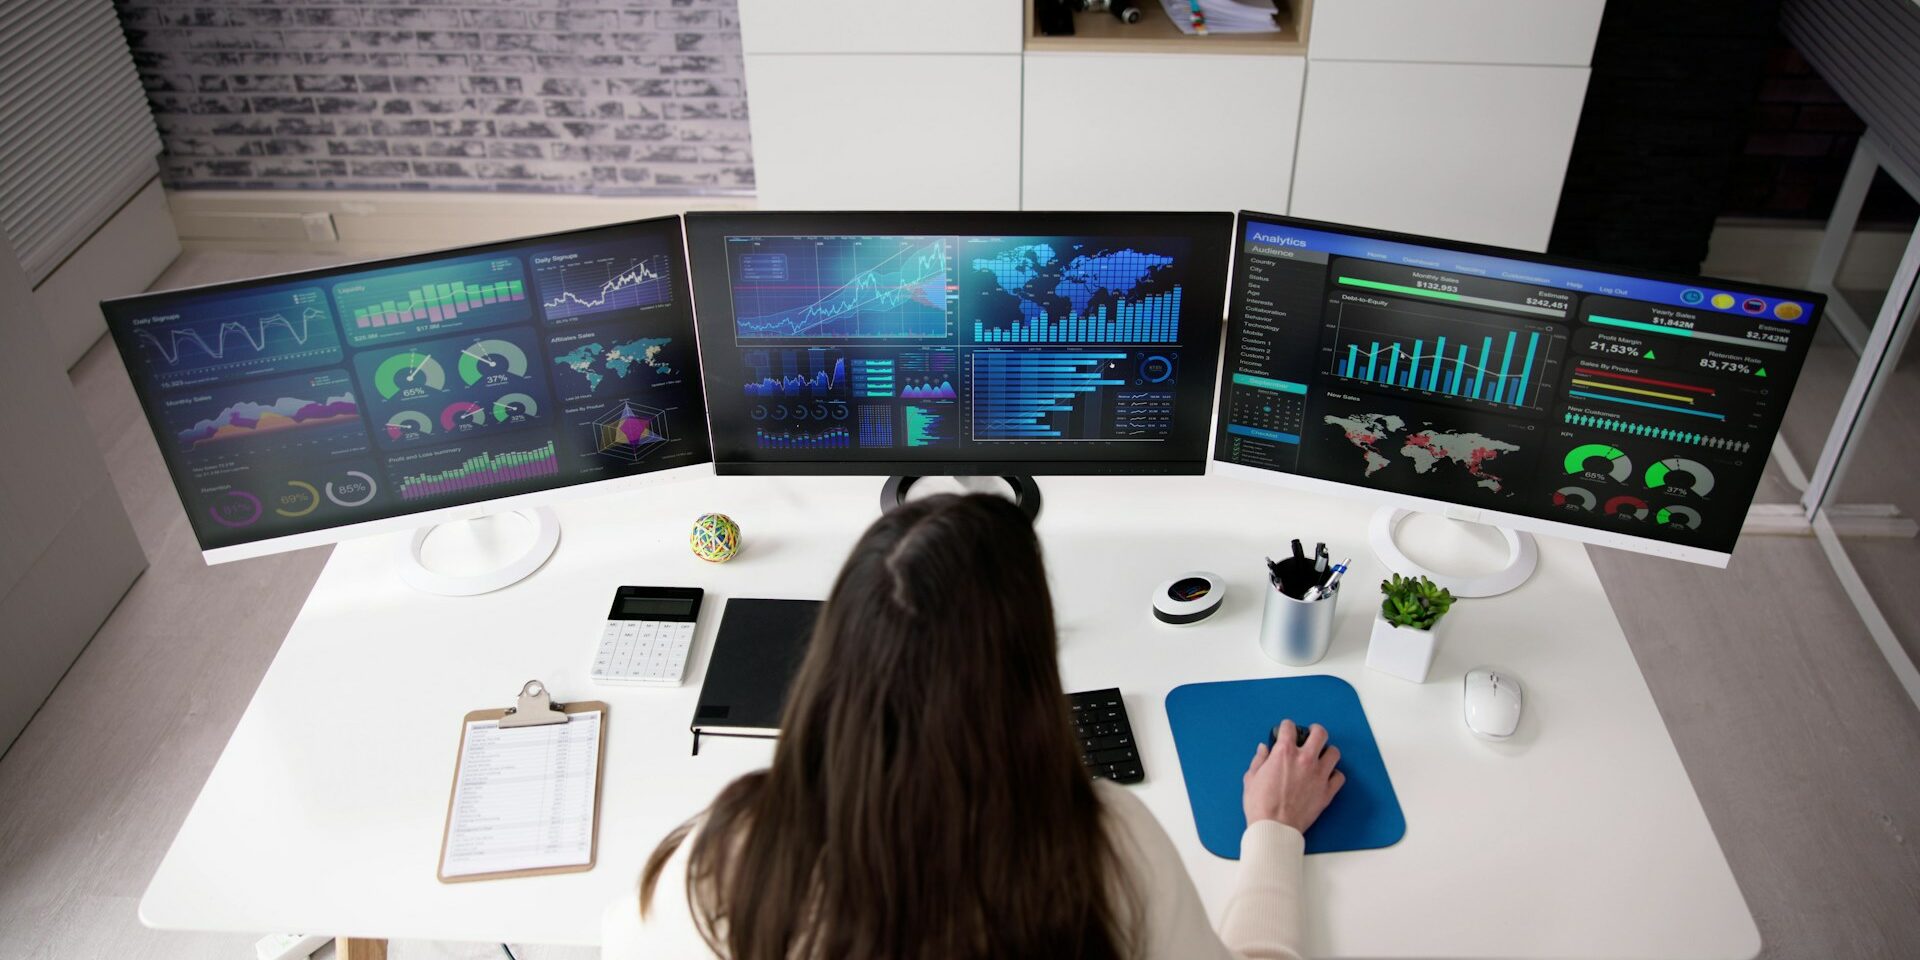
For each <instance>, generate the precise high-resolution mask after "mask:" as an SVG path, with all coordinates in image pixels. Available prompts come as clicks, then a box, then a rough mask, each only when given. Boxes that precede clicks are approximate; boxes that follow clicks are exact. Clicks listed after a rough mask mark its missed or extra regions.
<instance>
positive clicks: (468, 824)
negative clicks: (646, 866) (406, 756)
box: [440, 710, 604, 882]
mask: <svg viewBox="0 0 1920 960" xmlns="http://www.w3.org/2000/svg"><path fill="white" fill-rule="evenodd" d="M603 717H604V713H603V712H602V711H600V710H588V711H583V712H580V713H573V714H570V715H569V717H568V721H567V722H566V723H551V724H545V725H542V726H528V727H510V728H504V729H503V728H502V727H501V726H500V721H499V719H497V718H495V719H473V718H471V717H469V718H468V720H467V724H466V732H465V735H464V736H463V737H462V740H461V749H460V767H459V769H458V771H456V772H455V774H454V782H453V799H452V802H451V806H450V807H449V809H448V811H447V828H446V837H445V842H444V844H443V846H442V848H441V853H440V879H441V880H444V881H449V882H452V881H458V880H478V879H484V878H489V877H503V876H525V875H528V874H531V873H561V872H571V871H577V870H587V869H591V868H592V866H593V855H594V836H595V832H596V831H595V829H594V828H595V824H594V819H595V814H596V812H597V808H598V796H599V787H600V782H599V781H600V748H601V740H602V737H601V724H602V720H603Z"/></svg>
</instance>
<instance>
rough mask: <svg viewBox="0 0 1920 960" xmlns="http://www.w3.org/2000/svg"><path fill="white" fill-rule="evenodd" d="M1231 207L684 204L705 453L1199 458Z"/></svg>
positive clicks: (1041, 467)
mask: <svg viewBox="0 0 1920 960" xmlns="http://www.w3.org/2000/svg"><path fill="white" fill-rule="evenodd" d="M1232 231H1233V219H1232V216H1231V215H1229V214H1213V213H1075V214H1062V213H694V214H689V215H688V216H687V243H688V252H689V262H690V264H691V266H692V274H693V278H694V287H693V293H694V307H695V319H696V324H697V327H698V330H699V333H700V354H701V363H702V366H703V368H704V375H705V379H706V390H707V403H708V415H709V418H710V422H711V426H712V432H713V441H714V461H715V469H716V470H717V471H718V472H720V473H731V474H748V473H760V474H873V475H887V474H895V475H904V476H923V475H978V476H1016V475H1018V476H1029V475H1033V474H1094V473H1141V474H1198V473H1201V472H1203V471H1204V469H1205V465H1206V453H1207V440H1208V434H1209V431H1210V429H1211V417H1212V405H1213V384H1214V374H1215V371H1216V366H1217V362H1218V356H1217V354H1218V349H1219V343H1220V324H1221V318H1222V314H1223V312H1224V311H1223V304H1224V298H1225V287H1226V277H1227V264H1228V257H1229V250H1230V246H1231V242H1232Z"/></svg>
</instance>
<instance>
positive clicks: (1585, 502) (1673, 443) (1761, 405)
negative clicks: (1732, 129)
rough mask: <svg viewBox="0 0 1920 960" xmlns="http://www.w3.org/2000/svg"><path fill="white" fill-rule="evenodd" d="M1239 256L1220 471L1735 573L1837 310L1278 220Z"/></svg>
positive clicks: (1803, 300)
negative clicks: (1792, 411) (1735, 559)
mask: <svg viewBox="0 0 1920 960" xmlns="http://www.w3.org/2000/svg"><path fill="white" fill-rule="evenodd" d="M1237 241H1238V242H1237V250H1236V255H1235V261H1234V269H1233V280H1232V286H1231V288H1230V290H1229V294H1228V298H1229V299H1228V311H1229V315H1228V323H1227V344H1226V354H1225V361H1224V366H1223V369H1222V372H1221V376H1220V397H1219V404H1218V408H1219V417H1218V420H1217V432H1216V434H1215V437H1214V453H1213V459H1214V461H1215V462H1216V469H1217V472H1220V473H1227V474H1232V473H1244V474H1252V475H1255V476H1260V477H1265V478H1278V477H1283V476H1284V477H1285V478H1287V480H1288V481H1290V482H1297V483H1299V484H1301V485H1303V486H1306V487H1310V488H1316V489H1323V488H1328V485H1335V484H1337V485H1342V486H1343V487H1344V488H1347V489H1359V490H1364V491H1370V492H1372V493H1374V494H1376V495H1378V496H1380V497H1381V498H1383V499H1385V500H1386V501H1387V502H1390V503H1398V504H1400V505H1402V506H1406V507H1410V508H1413V509H1425V510H1431V511H1435V512H1447V513H1449V514H1450V515H1453V516H1460V517H1464V518H1468V519H1480V520H1484V521H1486V522H1489V523H1495V524H1499V525H1502V526H1507V527H1512V528H1515V529H1521V530H1530V531H1534V532H1539V533H1548V534H1555V535H1559V536H1566V537H1572V538H1575V539H1580V540H1586V541H1589V542H1595V543H1601V544H1606V545H1609V546H1618V547H1624V548H1627V549H1633V550H1639V551H1643V552H1647V553H1654V554H1659V555H1663V556H1670V557H1676V558H1679V559H1684V560H1691V561H1695V562H1700V563H1708V564H1714V565H1720V566H1724V565H1725V564H1726V562H1727V558H1728V556H1729V555H1730V554H1731V553H1732V551H1733V546H1734V543H1735V542H1736V541H1737V540H1738V539H1739V536H1740V528H1741V525H1742V523H1743V522H1744V520H1745V518H1746V514H1747V508H1748V506H1749V505H1750V503H1751V501H1752V499H1753V495H1754V491H1755V489H1756V487H1757V486H1758V485H1759V482H1760V475H1761V472H1762V470H1763V469H1764V468H1765V467H1766V463H1767V458H1768V456H1769V453H1770V451H1771V449H1772V446H1773V439H1774V435H1775V434H1776V433H1777V432H1778V431H1779V429H1780V421H1781V417H1782V416H1783V415H1784V414H1785V412H1786V408H1787V398H1788V396H1789V395H1790V394H1791V393H1792V391H1793V385H1794V381H1795V380H1796V379H1797V378H1798V377H1799V374H1800V368H1801V365H1802V364H1803V363H1804V362H1805V359H1806V356H1807V350H1808V348H1809V346H1810V345H1811V343H1812V341H1813V335H1814V327H1815V324H1816V321H1817V319H1818V317H1819V314H1820V310H1821V308H1822V306H1823V305H1824V303H1825V298H1823V297H1821V296H1820V295H1818V294H1812V293H1806V292H1802V291H1796V290H1785V289H1779V288H1773V287H1764V286H1760V285H1757V284H1750V283H1739V282H1734V281H1723V280H1708V279H1686V278H1667V277H1658V276H1653V275H1649V274H1642V273H1627V272H1620V271H1617V270H1612V269H1608V268H1602V267H1597V266H1589V265H1578V264H1575V263H1573V262H1570V261H1564V260H1559V259H1555V258H1551V257H1546V256H1542V255H1539V254H1531V253H1525V252H1522V251H1517V250H1506V249H1498V248H1491V247H1482V246H1475V245H1470V244H1463V243H1454V242H1451V241H1446V240H1435V239H1430V238H1423V237H1411V236H1403V235H1397V234H1391V233H1384V232H1377V231H1370V230H1360V229H1356V228H1353V227H1344V226H1336V225H1333V224H1324V223H1315V222H1311V221H1305V220H1295V219H1290V218H1287V217H1279V216H1272V215H1269V214H1262V213H1250V212H1242V213H1241V215H1240V220H1239V224H1238V233H1237ZM1462 508H1465V509H1462Z"/></svg>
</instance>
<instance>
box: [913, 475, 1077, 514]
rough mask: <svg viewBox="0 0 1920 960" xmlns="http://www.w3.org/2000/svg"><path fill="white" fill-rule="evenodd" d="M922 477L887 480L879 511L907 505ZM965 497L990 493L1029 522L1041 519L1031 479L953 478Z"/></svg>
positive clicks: (1037, 491)
mask: <svg viewBox="0 0 1920 960" xmlns="http://www.w3.org/2000/svg"><path fill="white" fill-rule="evenodd" d="M922 479H924V478H922V477H888V478H887V483H886V485H885V486H883V487H881V488H880V510H881V512H883V513H884V512H886V511H888V510H892V509H893V508H894V507H897V506H899V505H901V504H903V503H906V502H907V491H908V490H909V489H911V488H912V487H913V485H914V483H915V482H917V481H919V480H922ZM953 479H954V480H955V481H956V482H958V483H959V484H960V486H961V487H962V488H964V489H965V490H966V491H967V492H968V493H992V494H998V495H1000V496H1003V497H1007V498H1008V499H1010V500H1012V501H1013V502H1014V503H1016V504H1018V505H1019V507H1020V509H1021V511H1022V512H1024V513H1025V514H1026V515H1027V519H1028V520H1032V519H1035V518H1036V517H1038V516H1040V484H1038V483H1036V482H1034V479H1033V478H1032V477H954V478H953Z"/></svg>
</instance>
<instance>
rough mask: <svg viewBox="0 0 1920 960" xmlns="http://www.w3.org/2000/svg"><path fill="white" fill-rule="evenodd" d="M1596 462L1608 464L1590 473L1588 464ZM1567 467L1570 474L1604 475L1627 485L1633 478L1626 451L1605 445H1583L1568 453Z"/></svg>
mask: <svg viewBox="0 0 1920 960" xmlns="http://www.w3.org/2000/svg"><path fill="white" fill-rule="evenodd" d="M1595 460H1605V461H1607V462H1606V463H1605V464H1604V465H1603V466H1601V468H1600V469H1598V470H1591V471H1590V470H1589V469H1588V468H1587V464H1589V463H1591V462H1593V461H1595ZM1565 466H1566V468H1567V473H1569V474H1574V475H1578V474H1583V473H1589V472H1591V473H1604V474H1607V475H1609V476H1611V477H1613V479H1614V482H1616V483H1626V482H1627V480H1628V479H1629V478H1631V477H1632V476H1633V461H1632V460H1630V459H1628V458H1627V454H1626V451H1624V450H1621V449H1620V448H1619V447H1614V446H1609V445H1607V444H1604V443H1583V444H1581V445H1580V446H1577V447H1574V448H1573V449H1572V450H1569V451H1567V459H1566V463H1565ZM1641 506H1645V504H1641ZM1607 512H1608V513H1612V512H1613V511H1611V510H1609V511H1607Z"/></svg>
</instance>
